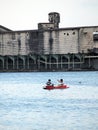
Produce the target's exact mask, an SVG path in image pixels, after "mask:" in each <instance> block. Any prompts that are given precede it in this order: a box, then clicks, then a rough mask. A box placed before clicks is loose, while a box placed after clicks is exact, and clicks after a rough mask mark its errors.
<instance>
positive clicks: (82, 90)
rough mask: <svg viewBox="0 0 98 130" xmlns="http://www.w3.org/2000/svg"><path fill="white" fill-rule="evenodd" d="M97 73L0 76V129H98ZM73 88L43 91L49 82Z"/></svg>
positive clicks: (12, 74) (1, 74)
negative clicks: (60, 82) (62, 80)
mask: <svg viewBox="0 0 98 130" xmlns="http://www.w3.org/2000/svg"><path fill="white" fill-rule="evenodd" d="M97 77H98V72H96V71H95V72H41V73H39V72H37V73H0V130H98V80H97ZM49 78H50V79H52V81H53V82H54V84H57V79H60V78H63V79H64V81H65V83H66V84H67V85H68V86H69V87H70V88H69V89H65V90H51V91H48V90H44V89H43V86H44V85H45V83H46V81H47V79H49Z"/></svg>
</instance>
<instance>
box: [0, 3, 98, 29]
mask: <svg viewBox="0 0 98 130" xmlns="http://www.w3.org/2000/svg"><path fill="white" fill-rule="evenodd" d="M50 12H58V13H60V24H59V28H66V27H80V26H98V0H0V25H2V26H5V27H7V28H9V29H12V30H33V29H38V23H43V22H48V14H49V13H50Z"/></svg>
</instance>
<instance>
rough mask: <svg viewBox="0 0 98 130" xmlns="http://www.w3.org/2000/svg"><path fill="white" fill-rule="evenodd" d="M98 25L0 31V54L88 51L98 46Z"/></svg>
mask: <svg viewBox="0 0 98 130" xmlns="http://www.w3.org/2000/svg"><path fill="white" fill-rule="evenodd" d="M94 32H98V27H80V28H63V29H49V30H32V31H13V32H5V33H4V32H3V33H0V55H28V54H68V53H79V52H80V53H82V52H83V53H88V50H92V49H94V48H98V40H94V38H93V36H94Z"/></svg>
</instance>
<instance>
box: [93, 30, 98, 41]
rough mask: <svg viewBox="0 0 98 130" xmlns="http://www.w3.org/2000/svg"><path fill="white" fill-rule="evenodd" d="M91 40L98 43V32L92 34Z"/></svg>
mask: <svg viewBox="0 0 98 130" xmlns="http://www.w3.org/2000/svg"><path fill="white" fill-rule="evenodd" d="M93 40H94V41H98V32H93Z"/></svg>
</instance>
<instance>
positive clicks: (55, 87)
mask: <svg viewBox="0 0 98 130" xmlns="http://www.w3.org/2000/svg"><path fill="white" fill-rule="evenodd" d="M66 88H69V87H68V86H67V85H59V86H45V87H44V88H43V89H47V90H52V89H66Z"/></svg>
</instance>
